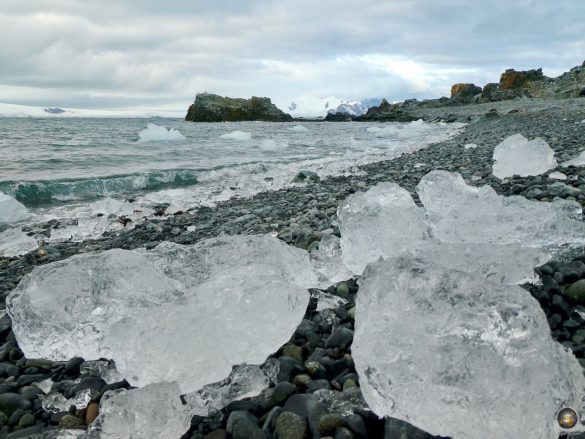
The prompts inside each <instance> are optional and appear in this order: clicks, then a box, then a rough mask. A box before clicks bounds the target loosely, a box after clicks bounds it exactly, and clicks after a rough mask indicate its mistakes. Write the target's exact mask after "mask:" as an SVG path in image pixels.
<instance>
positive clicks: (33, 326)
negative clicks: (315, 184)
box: [7, 235, 316, 393]
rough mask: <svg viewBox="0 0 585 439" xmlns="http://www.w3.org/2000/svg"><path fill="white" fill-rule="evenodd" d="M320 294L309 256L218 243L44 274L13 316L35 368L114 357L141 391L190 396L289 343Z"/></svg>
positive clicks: (50, 268)
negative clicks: (175, 386)
mask: <svg viewBox="0 0 585 439" xmlns="http://www.w3.org/2000/svg"><path fill="white" fill-rule="evenodd" d="M315 284H316V277H315V275H314V273H313V271H312V267H311V264H310V262H309V258H308V254H307V253H306V252H305V251H303V250H301V249H297V248H295V247H291V246H288V245H286V244H284V243H283V242H281V241H279V240H277V239H274V238H271V237H268V236H258V235H256V236H234V237H219V238H214V239H210V240H205V241H201V242H199V243H197V244H195V245H191V246H182V245H178V244H173V243H161V244H159V246H157V247H156V248H155V249H154V250H152V251H145V250H141V251H127V250H120V249H115V250H108V251H105V252H96V253H88V254H84V255H77V256H74V257H72V258H69V259H66V260H63V261H59V262H55V263H51V264H47V265H44V266H41V267H37V268H36V269H35V270H34V271H33V272H32V273H31V274H30V275H28V276H27V277H25V278H24V279H23V280H22V281H21V283H20V284H19V286H18V287H17V288H16V289H15V290H13V292H12V293H11V294H10V296H9V298H8V300H7V306H8V312H9V314H10V316H11V318H12V321H13V330H14V333H15V335H16V338H17V340H18V343H19V346H20V348H21V349H22V350H23V352H25V354H26V355H27V356H28V357H30V358H47V359H52V360H66V359H68V358H71V357H74V356H81V357H83V358H86V359H88V360H91V359H98V358H111V359H113V360H114V361H115V362H116V367H117V369H118V371H119V372H120V373H121V374H122V376H124V377H125V378H126V379H127V380H128V381H129V382H130V383H131V384H132V385H134V386H144V385H147V384H150V383H156V382H163V381H165V382H174V381H177V382H178V383H179V385H180V387H181V390H182V393H189V392H193V391H195V390H197V389H200V388H201V387H202V386H204V385H205V384H208V383H213V382H217V381H219V380H221V379H223V378H224V377H226V376H227V375H228V374H229V372H230V370H231V368H232V366H233V365H235V364H241V363H248V364H260V363H262V362H263V361H264V360H265V359H266V358H267V357H268V356H269V355H270V354H271V353H272V352H274V351H276V350H277V349H278V348H279V347H280V346H282V345H283V344H284V343H286V341H288V339H289V338H290V336H291V334H292V333H293V332H294V330H295V329H296V327H297V325H298V324H299V322H300V321H301V320H302V318H303V315H304V313H305V310H306V307H307V304H308V301H309V294H308V292H307V289H308V288H309V287H312V286H314V285H315Z"/></svg>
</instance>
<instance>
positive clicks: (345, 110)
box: [327, 101, 368, 116]
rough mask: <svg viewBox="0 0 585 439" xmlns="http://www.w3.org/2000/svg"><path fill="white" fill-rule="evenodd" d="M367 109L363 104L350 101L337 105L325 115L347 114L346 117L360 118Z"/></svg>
mask: <svg viewBox="0 0 585 439" xmlns="http://www.w3.org/2000/svg"><path fill="white" fill-rule="evenodd" d="M367 111H368V109H367V108H366V106H365V105H364V104H362V103H361V102H357V101H351V102H347V103H343V104H339V105H338V106H337V108H332V109H331V110H329V111H328V112H327V113H329V114H336V113H341V114H347V115H348V116H361V115H362V114H366V112H367Z"/></svg>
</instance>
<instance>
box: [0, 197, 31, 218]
mask: <svg viewBox="0 0 585 439" xmlns="http://www.w3.org/2000/svg"><path fill="white" fill-rule="evenodd" d="M29 217H30V212H29V211H28V209H27V208H26V207H25V206H24V204H22V203H21V202H19V201H16V200H15V199H14V198H12V197H11V196H10V195H6V194H5V193H3V192H0V224H1V223H14V222H17V221H23V220H25V219H27V218H29Z"/></svg>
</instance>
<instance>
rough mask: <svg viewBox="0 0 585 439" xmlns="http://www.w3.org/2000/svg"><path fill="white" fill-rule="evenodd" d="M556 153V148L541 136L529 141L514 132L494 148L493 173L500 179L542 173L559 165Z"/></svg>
mask: <svg viewBox="0 0 585 439" xmlns="http://www.w3.org/2000/svg"><path fill="white" fill-rule="evenodd" d="M554 155H555V152H554V150H553V149H552V148H551V147H550V146H548V143H546V141H544V140H543V139H541V138H540V137H537V138H535V139H534V140H531V141H528V139H527V138H526V137H524V136H523V135H522V134H514V135H513V136H510V137H508V138H506V139H505V140H504V141H503V142H501V143H500V144H499V145H498V146H496V148H495V149H494V161H495V163H494V166H493V174H494V175H495V176H496V177H498V178H500V179H501V178H506V177H511V176H513V175H520V176H522V177H525V176H527V175H540V174H543V173H545V172H546V171H548V170H549V169H552V168H554V167H556V166H557V159H556V158H555V156H554Z"/></svg>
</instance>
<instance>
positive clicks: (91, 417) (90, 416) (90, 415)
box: [85, 402, 100, 425]
mask: <svg viewBox="0 0 585 439" xmlns="http://www.w3.org/2000/svg"><path fill="white" fill-rule="evenodd" d="M99 411H100V409H99V404H98V403H97V402H90V403H89V405H88V406H87V410H86V411H85V423H86V424H87V425H89V424H91V423H92V422H93V421H95V418H97V416H98V414H99Z"/></svg>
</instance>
